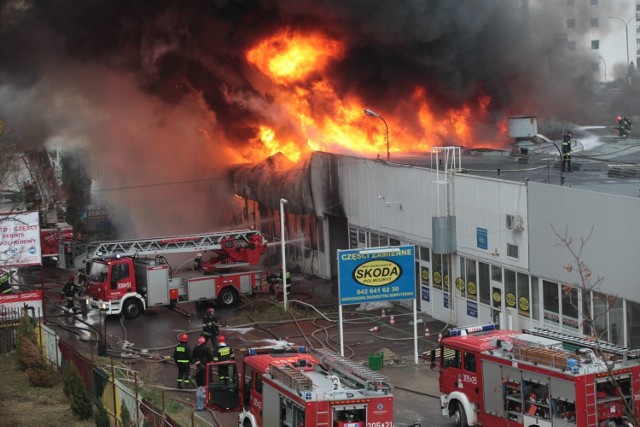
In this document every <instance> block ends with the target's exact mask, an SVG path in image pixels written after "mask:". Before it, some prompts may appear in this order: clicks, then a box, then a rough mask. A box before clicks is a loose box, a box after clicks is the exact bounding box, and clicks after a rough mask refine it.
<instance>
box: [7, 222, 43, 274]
mask: <svg viewBox="0 0 640 427" xmlns="http://www.w3.org/2000/svg"><path fill="white" fill-rule="evenodd" d="M41 263H42V257H41V251H40V221H39V219H38V212H24V213H10V214H0V267H24V266H30V265H40V264H41Z"/></svg>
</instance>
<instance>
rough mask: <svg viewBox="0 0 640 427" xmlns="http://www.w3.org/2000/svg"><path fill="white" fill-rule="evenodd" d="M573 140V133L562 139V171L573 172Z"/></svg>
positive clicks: (565, 135) (568, 133)
mask: <svg viewBox="0 0 640 427" xmlns="http://www.w3.org/2000/svg"><path fill="white" fill-rule="evenodd" d="M571 138H573V133H571V132H567V133H566V134H564V136H563V137H562V171H563V172H564V171H565V170H566V171H567V172H573V171H572V170H571Z"/></svg>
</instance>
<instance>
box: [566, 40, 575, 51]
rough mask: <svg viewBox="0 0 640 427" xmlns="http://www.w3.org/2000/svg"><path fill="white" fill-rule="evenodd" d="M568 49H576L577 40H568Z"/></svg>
mask: <svg viewBox="0 0 640 427" xmlns="http://www.w3.org/2000/svg"><path fill="white" fill-rule="evenodd" d="M567 49H569V50H576V42H574V41H570V42H567Z"/></svg>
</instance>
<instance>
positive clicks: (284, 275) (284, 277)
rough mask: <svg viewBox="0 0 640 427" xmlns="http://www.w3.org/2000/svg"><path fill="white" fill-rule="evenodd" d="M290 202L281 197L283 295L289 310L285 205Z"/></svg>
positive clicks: (285, 308)
mask: <svg viewBox="0 0 640 427" xmlns="http://www.w3.org/2000/svg"><path fill="white" fill-rule="evenodd" d="M287 203H289V202H288V201H287V199H280V246H281V250H282V295H283V302H284V311H287V308H288V307H287V258H286V254H285V251H284V245H285V241H284V205H286V204H287Z"/></svg>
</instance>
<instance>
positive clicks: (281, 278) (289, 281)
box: [280, 265, 291, 295]
mask: <svg viewBox="0 0 640 427" xmlns="http://www.w3.org/2000/svg"><path fill="white" fill-rule="evenodd" d="M282 270H283V268H282V265H280V283H286V287H287V288H286V289H287V295H289V294H290V293H291V272H290V271H289V270H287V273H286V274H285V276H286V277H285V278H284V280H283V277H282ZM283 286H285V285H283ZM283 289H284V288H283Z"/></svg>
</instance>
